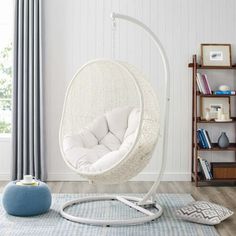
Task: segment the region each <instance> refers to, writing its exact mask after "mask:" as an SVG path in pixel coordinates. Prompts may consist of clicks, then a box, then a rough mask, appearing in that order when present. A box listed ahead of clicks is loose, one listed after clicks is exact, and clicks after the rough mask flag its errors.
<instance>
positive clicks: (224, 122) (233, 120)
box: [197, 117, 236, 124]
mask: <svg viewBox="0 0 236 236" xmlns="http://www.w3.org/2000/svg"><path fill="white" fill-rule="evenodd" d="M231 119H232V121H220V122H216V121H214V120H210V121H206V120H201V118H200V117H197V123H199V124H201V123H206V124H227V123H229V124H232V123H236V117H231Z"/></svg>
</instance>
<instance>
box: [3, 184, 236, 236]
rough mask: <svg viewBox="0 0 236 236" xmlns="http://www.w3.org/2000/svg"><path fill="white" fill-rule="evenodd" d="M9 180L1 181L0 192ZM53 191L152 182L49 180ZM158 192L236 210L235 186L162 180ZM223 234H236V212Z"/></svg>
mask: <svg viewBox="0 0 236 236" xmlns="http://www.w3.org/2000/svg"><path fill="white" fill-rule="evenodd" d="M6 183H7V182H1V181H0V193H1V192H3V189H4V186H5V185H6ZM48 185H49V187H50V189H51V191H52V192H53V193H146V192H147V191H148V189H149V188H150V187H151V186H152V182H127V183H125V184H117V185H102V184H99V185H92V184H89V183H88V182H48ZM157 192H158V193H189V194H191V195H192V196H193V198H194V199H195V200H207V201H212V202H215V203H218V204H221V205H223V206H225V207H228V208H229V209H231V210H233V211H234V212H236V187H235V186H226V187H223V186H220V187H219V186H217V187H215V186H210V187H209V186H208V187H198V188H196V187H195V186H194V184H193V183H191V182H177V181H175V182H161V184H160V185H159V187H158V190H157ZM216 229H217V231H218V232H219V234H220V235H222V236H235V235H236V214H234V215H233V216H232V217H230V218H229V219H227V220H225V221H224V222H223V223H221V224H220V225H218V226H216Z"/></svg>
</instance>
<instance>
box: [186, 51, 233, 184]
mask: <svg viewBox="0 0 236 236" xmlns="http://www.w3.org/2000/svg"><path fill="white" fill-rule="evenodd" d="M188 67H189V68H191V70H192V81H193V88H192V94H193V96H192V181H194V182H195V185H196V186H200V184H201V183H202V184H203V183H204V184H205V185H210V184H211V183H217V184H218V183H225V182H228V183H229V182H230V183H231V182H232V183H234V184H236V178H217V179H214V176H213V179H211V180H208V179H205V177H207V175H208V174H207V173H209V172H211V171H210V167H209V163H207V162H206V161H204V159H200V160H201V161H200V162H201V164H200V163H199V160H198V156H201V155H204V154H203V153H204V152H218V153H219V155H221V154H220V153H221V152H222V155H223V153H224V152H235V162H233V163H234V164H235V163H236V140H235V141H233V142H232V143H230V145H229V147H228V148H226V149H222V148H220V147H219V146H218V144H217V143H211V145H212V148H211V149H204V148H200V146H199V145H198V139H197V136H199V135H200V134H199V131H198V130H199V129H200V128H201V124H205V125H210V124H211V125H212V124H215V125H219V128H220V127H222V126H221V125H222V124H226V123H228V124H229V125H230V124H231V125H234V129H236V117H231V119H232V121H223V122H216V121H214V120H210V121H206V120H201V118H200V115H199V104H198V103H199V101H201V99H202V97H206V98H207V97H209V98H212V97H228V98H229V97H230V98H231V99H233V98H235V97H236V94H230V95H228V94H223V95H218V94H217V95H216V94H203V93H200V92H199V91H198V89H197V86H198V85H199V77H198V79H197V73H198V70H204V69H206V70H236V64H234V65H232V66H229V67H220V66H213V67H211V66H201V65H200V64H198V63H197V56H196V55H193V60H192V63H189V64H188ZM198 76H199V75H198ZM235 78H236V76H235ZM197 80H198V81H197ZM203 81H204V84H208V82H207V81H206V79H204V78H203ZM203 86H204V85H203ZM200 87H201V88H202V85H201V86H200ZM209 88H210V87H208V88H207V89H206V90H205V91H210V90H209ZM233 104H234V103H233ZM231 107H232V104H231V103H230V109H231ZM214 128H215V127H214ZM204 132H205V133H207V132H206V131H204ZM197 133H198V134H197ZM200 133H201V132H200ZM207 135H208V133H207ZM201 136H202V134H201V135H200V136H199V138H200V140H201V142H205V145H206V138H207V137H204V134H203V137H201ZM205 136H206V134H205ZM204 139H205V140H204ZM208 139H209V136H208ZM207 142H208V141H207ZM208 146H209V142H208ZM199 153H200V155H199ZM202 160H203V161H202ZM225 161H226V162H227V160H225ZM204 162H205V164H204ZM199 165H200V166H201V168H202V167H204V168H205V170H203V169H204V168H203V169H202V171H204V172H205V174H203V172H201V173H200V174H199V170H201V169H199V167H200V166H199ZM206 166H207V168H206ZM212 167H213V166H212ZM206 169H208V171H206ZM222 170H223V169H221V170H220V171H221V173H222ZM224 170H227V171H228V170H229V167H226V168H224ZM206 174H207V175H206ZM221 176H222V175H221ZM215 177H216V176H215ZM222 177H225V176H222ZM233 177H234V176H233Z"/></svg>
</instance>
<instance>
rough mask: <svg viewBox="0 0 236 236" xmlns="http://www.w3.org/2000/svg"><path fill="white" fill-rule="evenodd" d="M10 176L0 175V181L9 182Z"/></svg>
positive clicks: (7, 174)
mask: <svg viewBox="0 0 236 236" xmlns="http://www.w3.org/2000/svg"><path fill="white" fill-rule="evenodd" d="M10 180H11V174H10V173H7V172H6V173H0V181H10Z"/></svg>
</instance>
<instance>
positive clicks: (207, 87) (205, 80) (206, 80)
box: [202, 74, 212, 94]
mask: <svg viewBox="0 0 236 236" xmlns="http://www.w3.org/2000/svg"><path fill="white" fill-rule="evenodd" d="M202 78H203V80H204V84H205V87H206V92H207V94H212V91H211V87H210V84H209V81H208V79H207V75H206V74H203V75H202Z"/></svg>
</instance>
